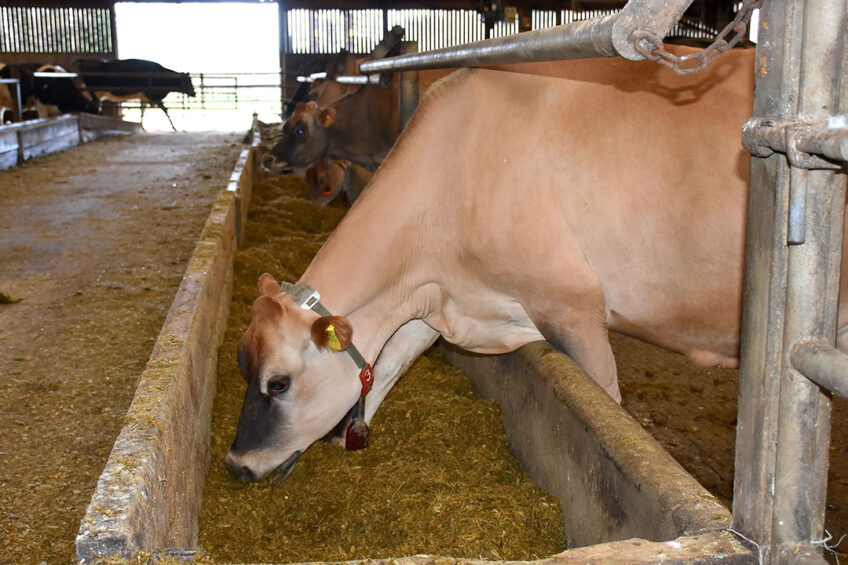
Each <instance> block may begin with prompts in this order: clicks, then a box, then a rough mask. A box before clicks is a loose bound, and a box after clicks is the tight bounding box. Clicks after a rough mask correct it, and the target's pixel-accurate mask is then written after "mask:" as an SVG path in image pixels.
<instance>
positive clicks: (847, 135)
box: [742, 115, 848, 170]
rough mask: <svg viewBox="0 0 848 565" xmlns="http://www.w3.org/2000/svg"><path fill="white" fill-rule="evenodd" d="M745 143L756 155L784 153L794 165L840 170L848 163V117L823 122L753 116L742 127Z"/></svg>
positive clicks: (835, 117) (834, 117)
mask: <svg viewBox="0 0 848 565" xmlns="http://www.w3.org/2000/svg"><path fill="white" fill-rule="evenodd" d="M742 145H744V146H745V149H747V150H748V152H749V153H750V154H751V155H754V156H756V157H768V156H770V155H772V154H773V153H775V152H777V153H785V154H786V157H787V158H788V159H789V162H790V163H791V164H792V166H793V167H798V168H801V169H833V170H838V169H841V168H842V166H843V165H844V164H845V163H846V162H848V116H845V115H838V116H831V117H830V118H828V119H827V120H826V121H822V122H792V121H789V120H781V119H777V118H751V119H749V120H748V121H747V122H745V125H744V126H743V127H742Z"/></svg>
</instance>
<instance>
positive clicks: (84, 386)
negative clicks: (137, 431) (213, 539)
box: [0, 134, 848, 565]
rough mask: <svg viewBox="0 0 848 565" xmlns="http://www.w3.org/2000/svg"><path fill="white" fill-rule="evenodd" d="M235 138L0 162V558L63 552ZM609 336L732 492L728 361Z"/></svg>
mask: <svg viewBox="0 0 848 565" xmlns="http://www.w3.org/2000/svg"><path fill="white" fill-rule="evenodd" d="M239 137H240V136H238V135H235V134H190V135H188V134H176V135H174V134H162V135H138V136H132V137H125V138H116V139H109V140H100V141H97V142H94V143H91V144H88V145H86V146H82V147H79V148H75V149H71V150H69V151H66V152H63V153H61V154H57V155H54V156H50V157H46V158H43V159H39V160H36V161H34V162H31V163H27V164H25V165H23V166H21V167H19V168H16V169H12V170H9V171H0V294H2V295H3V296H0V342H2V350H0V351H2V353H0V532H2V534H0V565H7V564H18V563H22V564H29V563H34V564H40V563H43V562H46V563H70V562H72V561H73V560H74V545H73V544H74V537H75V535H76V532H77V529H78V525H79V520H80V519H81V517H82V515H83V512H84V510H85V506H86V505H87V503H88V501H89V499H90V496H91V493H92V491H93V488H94V485H95V483H96V481H97V477H98V476H99V474H100V471H101V470H102V468H103V465H104V464H105V461H106V458H107V456H108V454H109V450H110V448H111V445H112V442H113V441H114V439H115V437H116V436H117V433H118V431H119V428H120V425H121V421H122V419H123V416H124V411H125V410H126V408H127V406H128V405H129V402H130V400H131V398H132V395H133V392H134V388H135V383H136V381H137V379H138V376H139V375H140V373H141V371H142V369H143V367H144V364H145V361H146V359H147V357H148V355H149V353H150V350H151V347H152V344H153V340H154V339H155V336H156V334H157V332H158V330H159V327H160V326H161V324H162V322H163V321H164V318H165V315H166V313H167V310H168V308H169V306H170V303H171V299H172V297H173V295H174V293H175V292H176V289H177V286H178V284H179V281H180V278H181V276H182V273H183V271H184V268H185V263H186V261H187V259H188V257H189V255H190V253H191V251H192V248H193V246H194V240H195V238H196V237H197V235H198V234H199V233H200V230H201V228H202V225H203V222H204V220H205V218H206V215H207V213H208V211H209V209H210V207H211V203H212V201H213V199H214V197H215V195H216V194H217V193H218V191H219V190H221V189H222V188H223V186H224V185H225V184H226V180H227V178H228V176H229V174H230V171H231V170H232V166H233V164H234V161H235V158H236V155H237V154H238V151H239V150H240V146H239V145H238V144H237V141H238V139H239ZM269 261H273V258H269ZM269 270H272V269H269ZM613 346H614V350H615V353H616V359H617V362H618V368H619V372H620V375H621V388H622V393H623V397H624V401H623V405H624V407H625V408H626V409H627V410H628V411H629V412H630V413H631V414H633V416H634V417H635V418H636V419H637V421H639V422H640V423H641V424H642V425H643V426H644V427H645V428H646V429H648V430H649V431H650V432H651V433H652V434H653V435H654V436H655V437H657V439H658V440H659V441H660V443H662V444H663V445H664V446H665V447H666V448H667V449H668V450H669V451H670V453H671V454H672V455H673V456H674V457H675V458H676V459H677V460H678V461H680V463H681V464H682V465H683V466H684V467H685V468H686V469H687V470H688V471H689V472H691V473H692V474H693V475H694V476H695V477H696V478H697V479H698V480H700V481H701V482H702V483H703V484H704V486H706V487H707V488H708V489H709V490H711V491H712V492H713V493H714V494H716V495H717V496H718V497H719V498H720V499H722V500H724V501H725V502H729V499H730V497H731V496H732V480H733V443H734V438H735V429H734V426H735V418H736V381H737V374H736V372H735V371H721V370H715V369H709V370H696V369H693V368H692V367H691V366H690V365H688V364H687V363H686V361H685V360H684V359H683V358H682V357H681V356H679V355H676V354H672V353H668V352H665V351H662V350H659V349H657V348H655V347H652V346H649V345H646V344H643V343H641V342H638V341H635V340H632V339H629V338H623V337H620V336H613ZM833 421H834V426H833V431H832V445H831V451H830V453H831V464H830V473H829V483H828V510H827V528H828V530H829V531H830V533H831V534H833V536H834V539H833V540H831V542H829V543H831V544H832V543H835V542H836V541H838V540H839V537H840V536H841V535H843V534H846V533H848V433H846V432H848V403H846V402H844V401H840V400H837V401H836V402H835V403H834V416H833ZM375 437H376V436H375ZM410 488H413V487H410ZM846 546H848V541H845V542H843V543H842V546H841V550H842V551H843V552H844V551H845V549H846ZM841 557H842V559H843V562H845V559H848V556H846V555H845V554H844V553H843V554H842V555H841ZM830 559H831V560H832V561H833V562H835V560H833V557H832V556H831V557H830Z"/></svg>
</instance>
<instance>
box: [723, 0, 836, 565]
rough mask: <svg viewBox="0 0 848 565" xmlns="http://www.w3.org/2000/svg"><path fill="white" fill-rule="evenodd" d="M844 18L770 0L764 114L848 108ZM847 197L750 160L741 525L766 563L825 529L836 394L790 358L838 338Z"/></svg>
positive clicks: (832, 2) (737, 524) (763, 32)
mask: <svg viewBox="0 0 848 565" xmlns="http://www.w3.org/2000/svg"><path fill="white" fill-rule="evenodd" d="M847 20H848V18H847V17H846V6H845V2H844V1H842V0H787V1H786V2H770V3H768V4H767V5H766V7H765V8H764V9H763V10H762V12H761V14H760V29H759V42H758V46H757V58H756V61H757V63H756V69H755V77H756V81H757V82H756V93H757V96H756V100H755V103H754V115H755V116H769V117H776V118H782V119H789V120H798V119H805V120H813V119H822V118H824V117H827V116H828V115H832V114H836V113H840V112H844V111H845V110H846V101H847V100H846V99H848V96H846V90H848V85H846V84H845V81H844V78H845V77H843V78H842V81H843V82H842V83H840V72H844V70H845V69H846V68H848V64H846V51H845V45H844V42H843V40H842V38H841V34H843V33H844V31H843V30H844V29H845V26H846V25H848V21H847ZM840 86H841V88H842V92H841V93H840V92H839V90H838V89H839V88H840ZM840 96H841V100H840ZM790 186H791V191H792V192H798V193H801V192H803V191H806V192H807V198H806V230H805V236H804V238H803V239H804V241H803V244H798V245H792V246H789V245H788V239H789V233H788V221H787V218H788V214H789V207H790V204H789V200H790V198H789V193H790ZM844 204H845V176H844V175H839V174H836V173H834V172H831V171H822V170H810V171H805V172H804V173H803V174H798V173H795V172H794V169H792V170H791V171H790V168H789V166H788V165H787V163H786V158H785V157H784V156H782V155H774V156H772V157H769V158H753V159H752V162H751V189H750V194H749V203H748V228H747V235H746V238H747V242H748V243H747V250H746V274H745V284H744V301H745V308H744V311H743V325H742V351H741V372H740V385H739V417H738V425H737V440H736V477H735V481H734V501H733V525H734V528H735V529H736V530H738V531H740V532H741V533H743V534H744V535H745V536H747V537H748V538H750V539H752V540H753V541H755V542H756V543H758V544H759V546H760V548H761V554H762V562H763V563H783V562H790V561H791V559H792V558H791V552H783V553H780V548H781V546H785V545H786V544H794V543H797V542H804V541H811V540H816V539H821V538H822V537H823V534H822V532H823V527H824V512H825V510H824V504H825V485H826V480H827V457H828V452H827V451H828V439H829V430H830V425H829V424H830V397H829V395H827V394H825V393H823V392H822V391H821V390H820V389H819V388H818V387H817V386H816V385H814V384H813V383H811V382H810V381H808V380H807V379H806V378H804V377H803V376H802V375H800V374H799V373H798V372H796V371H795V370H794V369H793V368H792V367H791V363H790V360H789V352H790V349H791V347H792V345H793V344H794V343H796V342H797V341H799V340H800V339H804V338H815V339H821V340H824V341H825V342H826V343H834V341H835V331H836V307H837V298H838V284H839V271H840V259H841V247H842V246H841V240H842V225H843V215H844ZM787 555H788V556H790V557H787Z"/></svg>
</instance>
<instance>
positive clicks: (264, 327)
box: [226, 274, 361, 481]
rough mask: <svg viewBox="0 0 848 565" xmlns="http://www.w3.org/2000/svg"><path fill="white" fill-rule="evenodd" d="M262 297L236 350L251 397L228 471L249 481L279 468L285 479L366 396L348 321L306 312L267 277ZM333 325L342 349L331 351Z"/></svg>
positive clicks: (263, 280) (263, 278)
mask: <svg viewBox="0 0 848 565" xmlns="http://www.w3.org/2000/svg"><path fill="white" fill-rule="evenodd" d="M259 291H260V296H259V298H257V299H256V301H255V302H254V303H253V312H252V316H253V317H252V319H251V322H250V326H248V328H247V331H246V332H245V334H244V337H242V340H241V343H239V348H238V361H239V366H240V367H241V370H242V374H243V375H244V378H245V380H246V381H247V392H246V393H245V397H244V404H243V406H242V410H241V416H240V418H239V424H238V429H237V431H236V437H235V440H234V441H233V444H232V446H231V447H230V451H229V453H228V454H227V459H226V461H227V467H228V468H229V469H230V472H231V473H233V474H234V475H235V476H237V477H240V478H242V479H245V480H250V481H258V480H260V479H262V478H264V477H266V476H267V475H268V474H269V473H271V472H272V471H274V470H277V471H278V473H277V474H278V476H280V477H285V476H286V475H288V473H289V472H290V471H291V469H292V467H293V465H294V463H295V461H296V460H297V458H298V456H299V455H300V454H301V453H302V452H303V451H304V450H305V449H306V448H307V447H309V446H310V445H311V444H312V443H314V442H315V441H316V440H318V439H321V438H323V437H325V436H327V435H328V434H329V433H330V432H332V431H333V430H334V428H335V427H336V426H337V424H339V423H340V422H342V421H343V420H344V419H345V417H346V415H347V413H348V412H349V411H350V410H351V407H352V406H354V405H355V404H356V401H357V400H358V398H359V395H360V392H361V384H360V382H359V379H357V378H356V376H357V374H358V369H357V368H356V364H355V363H354V361H353V360H352V359H351V357H350V356H349V355H347V353H344V351H343V350H344V349H346V348H347V347H348V346H349V345H350V343H351V339H352V337H353V328H352V327H351V325H350V322H349V321H348V320H347V319H346V318H344V317H342V316H319V315H318V314H316V313H315V312H313V311H312V310H304V309H303V308H301V307H300V306H298V305H297V304H295V302H294V300H293V299H292V298H291V297H290V296H289V295H287V294H284V293H283V292H282V290H281V288H280V285H279V284H277V282H276V281H274V279H273V277H271V275H268V274H264V275H262V276H261V277H260V278H259ZM331 324H332V325H333V326H334V333H335V336H336V338H337V340H338V342H339V343H338V347H340V349H341V351H339V350H334V349H330V348H329V346H328V345H329V341H330V334H329V333H328V331H327V330H328V327H329V326H330V325H331ZM334 345H335V344H334Z"/></svg>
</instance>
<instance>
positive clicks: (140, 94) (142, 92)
mask: <svg viewBox="0 0 848 565" xmlns="http://www.w3.org/2000/svg"><path fill="white" fill-rule="evenodd" d="M74 69H75V70H76V72H77V73H79V75H80V77H81V78H82V81H83V82H84V83H85V85H86V88H88V89H89V90H91V91H93V92H94V93H95V96H96V97H97V98H98V99H99V100H103V99H108V100H113V101H115V102H123V101H126V100H141V119H142V122H143V121H144V108H145V106H147V105H151V106H157V107H159V108H160V109H161V110H162V111H163V112H165V116H166V117H167V118H168V122H170V124H171V127H172V128H173V129H174V131H176V130H177V128H176V127H174V122H173V121H171V116H169V115H168V109H167V108H166V107H165V104H163V103H162V100H163V99H164V98H165V97H166V96H167V95H168V94H169V93H171V92H182V93H183V94H186V95H188V96H194V94H195V93H194V86H193V85H192V84H191V77H190V76H189V74H188V73H179V72H177V71H172V70H171V69H166V68H165V67H163V66H162V65H160V64H159V63H154V62H153V61H146V60H144V59H118V60H115V61H95V60H90V59H79V60H77V61H76V62H75V63H74Z"/></svg>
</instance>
